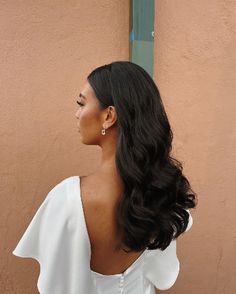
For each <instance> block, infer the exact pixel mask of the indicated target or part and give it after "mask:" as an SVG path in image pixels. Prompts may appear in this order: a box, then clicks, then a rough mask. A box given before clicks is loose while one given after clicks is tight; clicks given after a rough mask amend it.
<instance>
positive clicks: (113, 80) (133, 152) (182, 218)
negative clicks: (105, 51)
mask: <svg viewBox="0 0 236 294" xmlns="http://www.w3.org/2000/svg"><path fill="white" fill-rule="evenodd" d="M87 79H88V82H89V84H90V85H91V87H92V88H93V90H94V92H95V95H96V97H97V98H98V100H99V102H100V108H101V109H105V108H106V107H108V106H109V105H113V106H114V107H115V109H116V112H117V127H118V141H117V142H118V143H117V149H116V166H117V170H118V173H119V175H120V177H121V178H122V180H123V182H124V186H125V190H124V193H123V195H122V197H121V200H120V202H119V205H118V209H117V221H118V225H119V227H120V228H121V231H122V232H123V233H122V236H123V239H122V246H124V247H126V248H127V247H128V248H129V249H130V250H129V251H127V250H125V249H123V250H124V251H125V252H130V251H141V250H144V249H149V250H151V249H161V250H164V249H166V248H167V247H168V246H169V244H170V242H171V241H172V240H174V239H176V238H177V237H178V236H179V235H180V234H182V233H183V232H184V231H185V230H186V228H187V225H188V222H189V214H188V212H187V211H186V209H189V208H194V207H195V206H196V194H195V193H194V191H193V190H192V189H191V187H190V184H189V181H188V179H187V178H186V177H185V176H184V175H183V172H182V170H183V167H182V164H181V162H180V161H178V160H176V159H174V158H173V157H171V155H170V153H171V149H172V139H173V133H172V130H171V127H170V124H169V121H168V118H167V115H166V112H165V109H164V106H163V103H162V100H161V96H160V93H159V90H158V88H157V86H156V84H155V82H154V81H153V79H152V78H151V76H150V75H149V74H148V73H147V72H146V71H145V70H144V69H143V68H142V67H140V66H139V65H137V64H135V63H132V62H130V61H116V62H112V63H110V64H105V65H103V66H100V67H98V68H96V69H94V70H93V71H92V72H91V73H90V74H89V75H88V77H87Z"/></svg>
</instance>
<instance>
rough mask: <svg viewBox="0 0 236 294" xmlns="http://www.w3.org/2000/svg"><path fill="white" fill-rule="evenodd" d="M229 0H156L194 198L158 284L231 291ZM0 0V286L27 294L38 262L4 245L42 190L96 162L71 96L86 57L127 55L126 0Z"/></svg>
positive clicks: (159, 77) (161, 82)
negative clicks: (170, 276) (189, 220)
mask: <svg viewBox="0 0 236 294" xmlns="http://www.w3.org/2000/svg"><path fill="white" fill-rule="evenodd" d="M13 2H14V3H13ZM98 2H99V3H98ZM55 3H56V4H55ZM235 3H236V2H235V1H229V0H228V1H223V0H214V1H213V0H209V1H203V0H200V1H197V0H193V1H187V0H182V1H174V0H173V1H156V6H155V39H154V42H155V43H154V46H155V56H154V61H155V64H154V68H155V80H156V82H157V84H158V86H159V89H160V92H161V95H162V98H163V101H164V104H165V107H166V111H167V114H168V117H169V119H170V123H171V125H172V129H173V132H174V141H173V143H174V146H173V153H174V155H176V158H178V159H179V160H181V161H182V162H183V165H184V173H186V175H187V177H188V178H189V180H190V182H191V184H192V186H193V189H194V190H195V191H196V193H197V194H198V197H199V204H198V207H197V209H196V211H193V212H192V214H193V218H194V225H193V227H192V229H191V231H190V232H189V234H188V233H187V234H186V235H185V236H181V237H180V238H179V242H178V248H177V249H178V256H179V258H180V262H181V264H180V266H181V270H180V275H179V277H178V279H177V281H176V283H175V285H174V286H173V288H171V289H170V290H168V291H165V293H173V294H174V293H175V294H185V293H186V294H187V293H191V294H233V293H235V292H236V281H235V279H234V278H235V276H236V262H235V261H236V250H235V248H236V228H235V223H236V219H235V214H234V210H235V209H234V207H235V204H236V200H235V197H234V190H235V189H234V186H235V180H234V179H235V168H236V166H235V165H236V158H235V151H234V150H235V145H236V142H235V141H236V135H235V130H234V127H235V125H236V116H235V115H234V111H235V106H236V105H235V100H234V98H235V93H236V88H235V84H234V81H235V79H236V77H235V75H236V71H235V68H236V58H235V51H236V41H235V40H236V38H235V34H236V16H235V11H236V6H235ZM0 5H1V10H0V52H1V54H0V65H1V66H0V78H1V87H0V92H1V96H0V97H1V107H0V112H1V113H0V125H1V128H0V132H1V136H0V140H1V142H0V144H1V153H0V156H1V158H0V159H1V170H0V177H1V181H0V193H1V194H0V196H1V206H0V209H1V212H0V235H1V242H0V293H4V294H22V293H24V294H33V293H37V288H36V283H37V279H38V273H39V265H38V264H37V262H36V261H34V260H32V259H21V258H17V257H15V256H13V255H12V254H11V252H12V250H13V249H14V247H15V245H16V243H17V242H18V240H19V238H20V237H21V235H22V233H23V232H24V230H25V229H26V227H27V225H28V224H29V222H30V220H31V218H32V217H33V215H34V213H35V212H36V210H37V208H38V207H39V205H40V204H41V203H42V201H43V199H44V198H45V196H46V194H47V193H48V192H49V190H50V189H51V188H52V187H53V186H55V184H56V183H58V182H59V181H60V180H62V179H64V178H65V177H68V176H69V175H83V174H86V173H89V172H91V171H92V170H93V169H95V168H96V166H97V165H98V164H99V161H100V149H98V148H97V147H96V146H84V145H82V144H81V142H80V140H79V136H78V133H77V127H76V119H75V116H74V114H75V111H76V109H77V104H76V102H75V100H76V99H75V97H76V95H78V93H79V90H80V87H81V86H82V84H83V82H84V79H85V77H86V75H87V74H88V73H89V71H90V70H92V69H93V68H94V67H96V66H98V65H100V64H103V63H108V62H110V61H113V60H122V59H126V60H127V59H128V54H129V44H128V36H129V1H126V0H106V1H105V0H104V1H95V0H93V1H85V0H83V1H81V0H78V1H73V0H68V1H65V0H64V1H56V2H52V1H46V0H44V1H40V2H39V1H30V0H23V1H2V0H0ZM111 20H112V21H111Z"/></svg>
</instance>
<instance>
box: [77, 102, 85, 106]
mask: <svg viewBox="0 0 236 294" xmlns="http://www.w3.org/2000/svg"><path fill="white" fill-rule="evenodd" d="M76 102H77V103H78V104H79V105H80V106H83V105H84V104H82V103H81V102H79V101H76Z"/></svg>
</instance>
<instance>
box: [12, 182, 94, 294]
mask: <svg viewBox="0 0 236 294" xmlns="http://www.w3.org/2000/svg"><path fill="white" fill-rule="evenodd" d="M77 183H78V181H77V182H76V181H75V178H74V177H71V178H67V179H65V180H63V181H61V182H60V183H59V184H57V185H56V186H55V187H54V188H53V189H52V190H51V191H50V192H49V193H48V195H47V197H46V198H45V200H44V201H43V203H42V204H41V206H40V207H39V209H38V210H37V212H36V214H35V215H34V217H33V219H32V220H31V222H30V224H29V226H28V228H27V229H26V231H25V232H24V234H23V236H22V238H21V239H20V241H19V243H18V244H17V246H16V248H15V249H14V251H13V252H12V253H13V254H14V255H16V256H19V257H31V258H33V259H35V260H37V261H38V262H39V264H40V274H39V278H38V282H37V287H38V290H39V292H40V294H65V293H66V294H74V293H81V294H88V293H93V290H92V288H91V289H90V287H92V280H91V274H90V251H89V250H90V248H89V245H88V240H87V235H86V231H85V228H84V226H83V214H82V211H81V203H80V195H79V194H78V193H79V192H78V189H79V187H78V186H75V184H76V185H77ZM88 291H89V292H88Z"/></svg>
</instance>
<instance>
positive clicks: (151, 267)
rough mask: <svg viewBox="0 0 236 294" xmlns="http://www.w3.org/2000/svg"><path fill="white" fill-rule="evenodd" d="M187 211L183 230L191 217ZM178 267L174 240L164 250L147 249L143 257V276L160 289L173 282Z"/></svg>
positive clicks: (191, 220)
mask: <svg viewBox="0 0 236 294" xmlns="http://www.w3.org/2000/svg"><path fill="white" fill-rule="evenodd" d="M187 211H188V213H189V222H188V226H187V228H186V230H185V232H186V231H188V230H189V229H190V228H191V226H192V224H193V219H192V216H191V214H190V212H189V210H187ZM179 269H180V263H179V259H178V257H177V254H176V240H173V241H171V243H170V245H169V246H168V247H167V248H166V249H165V250H163V251H162V250H160V249H155V250H150V251H149V250H148V252H147V255H146V256H145V259H144V276H145V277H146V278H147V279H148V280H149V281H150V282H151V283H152V284H153V285H154V286H155V287H156V288H157V289H160V290H167V289H169V288H170V287H172V286H173V284H174V283H175V281H176V279H177V277H178V274H179Z"/></svg>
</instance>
